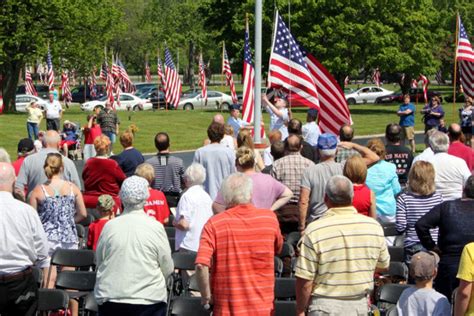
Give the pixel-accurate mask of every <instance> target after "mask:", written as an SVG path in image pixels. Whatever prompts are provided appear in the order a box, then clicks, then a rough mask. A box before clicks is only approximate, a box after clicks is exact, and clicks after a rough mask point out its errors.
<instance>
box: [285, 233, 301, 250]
mask: <svg viewBox="0 0 474 316" xmlns="http://www.w3.org/2000/svg"><path fill="white" fill-rule="evenodd" d="M300 239H301V234H300V233H299V232H291V233H289V234H288V236H286V242H287V243H289V244H290V245H292V246H293V249H297V247H298V242H299V241H300Z"/></svg>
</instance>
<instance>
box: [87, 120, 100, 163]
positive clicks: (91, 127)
mask: <svg viewBox="0 0 474 316" xmlns="http://www.w3.org/2000/svg"><path fill="white" fill-rule="evenodd" d="M96 118H97V115H93V114H89V115H88V116H87V125H86V126H84V151H83V153H84V163H85V162H86V161H87V159H89V158H91V157H95V155H96V152H95V148H94V139H95V138H96V137H97V136H100V135H102V130H101V128H100V125H99V124H97V121H96Z"/></svg>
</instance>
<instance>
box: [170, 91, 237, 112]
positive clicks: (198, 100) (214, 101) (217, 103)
mask: <svg viewBox="0 0 474 316" xmlns="http://www.w3.org/2000/svg"><path fill="white" fill-rule="evenodd" d="M232 103H233V102H232V97H231V96H230V95H228V94H225V93H222V92H219V91H207V105H206V102H205V100H204V99H203V98H202V97H201V91H199V92H192V93H190V94H187V95H185V96H183V97H182V98H181V100H180V101H179V104H178V109H183V110H194V109H196V108H205V109H221V108H222V109H225V110H227V109H228V108H229V105H231V104H232Z"/></svg>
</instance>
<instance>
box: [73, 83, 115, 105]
mask: <svg viewBox="0 0 474 316" xmlns="http://www.w3.org/2000/svg"><path fill="white" fill-rule="evenodd" d="M86 87H87V89H86V93H85V95H84V86H83V85H81V86H78V87H75V88H74V89H72V90H71V95H72V102H77V103H84V102H86V101H90V100H97V99H100V98H102V97H103V96H104V95H106V94H107V92H106V90H105V85H102V84H98V85H96V89H97V93H96V94H97V95H96V97H95V98H92V97H91V90H90V87H89V86H86Z"/></svg>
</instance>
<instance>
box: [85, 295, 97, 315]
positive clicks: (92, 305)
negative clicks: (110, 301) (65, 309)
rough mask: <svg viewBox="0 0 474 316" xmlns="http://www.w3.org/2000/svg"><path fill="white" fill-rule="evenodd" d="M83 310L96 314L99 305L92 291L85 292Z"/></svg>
mask: <svg viewBox="0 0 474 316" xmlns="http://www.w3.org/2000/svg"><path fill="white" fill-rule="evenodd" d="M84 310H85V311H86V312H87V313H88V314H96V313H98V312H99V306H98V305H97V302H96V300H95V297H94V293H89V294H87V296H86V298H85V302H84Z"/></svg>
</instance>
